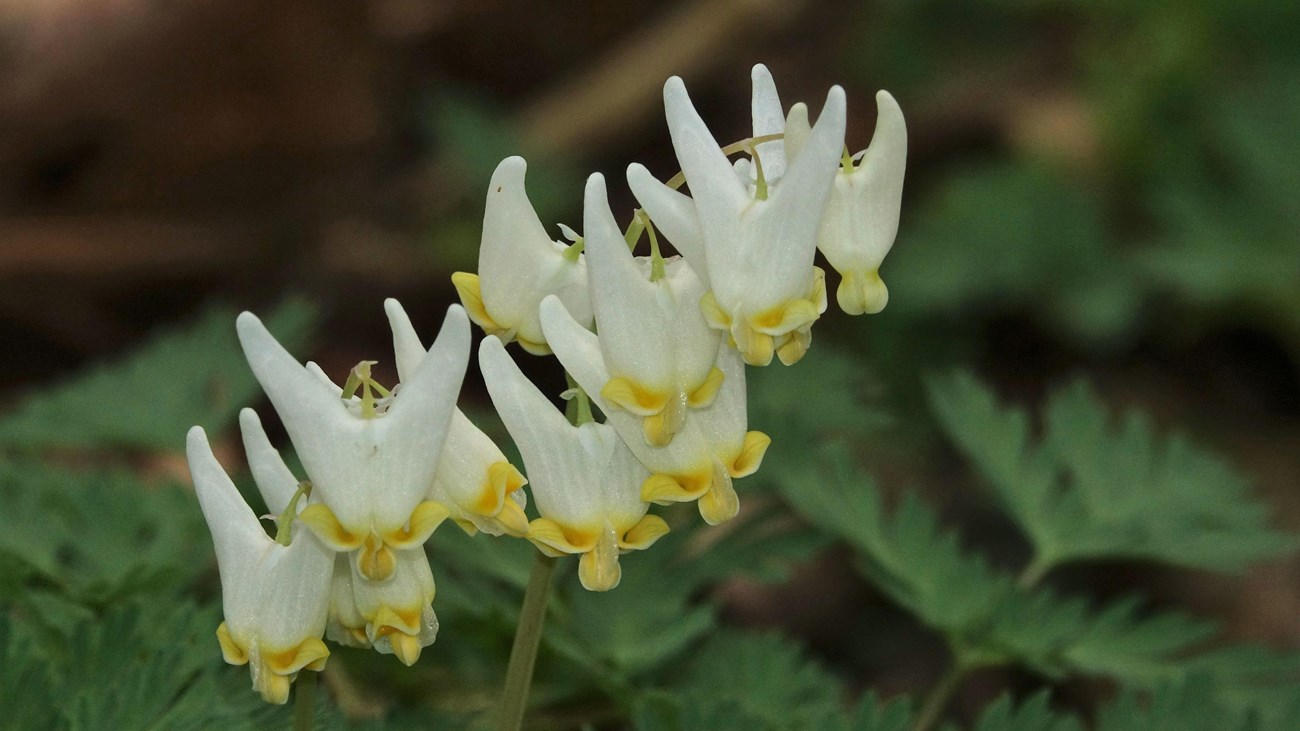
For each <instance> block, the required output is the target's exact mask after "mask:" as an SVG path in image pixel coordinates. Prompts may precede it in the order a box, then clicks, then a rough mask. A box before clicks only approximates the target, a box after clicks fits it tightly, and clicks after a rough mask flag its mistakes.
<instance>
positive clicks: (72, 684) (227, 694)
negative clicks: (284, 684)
mask: <svg viewBox="0 0 1300 731" xmlns="http://www.w3.org/2000/svg"><path fill="white" fill-rule="evenodd" d="M218 621H219V617H218V613H217V612H216V611H215V608H212V607H209V608H204V609H201V608H199V607H198V606H195V605H193V604H190V603H188V602H183V601H182V602H173V603H154V604H150V605H145V604H138V603H124V604H121V605H119V606H117V607H115V608H113V609H111V610H109V611H108V612H106V613H104V614H103V615H100V616H97V617H94V618H89V619H85V620H83V621H80V622H79V623H77V624H76V625H75V626H73V627H69V628H67V630H68V633H67V637H66V639H63V640H52V639H51V638H50V637H49V636H42V635H35V634H31V633H29V632H24V631H22V628H21V625H18V626H15V625H14V623H13V622H12V620H10V619H8V618H6V617H3V616H0V657H4V658H5V659H6V662H5V663H4V665H3V667H0V681H2V682H0V687H3V688H4V689H5V722H6V723H15V725H14V726H13V727H16V728H48V729H68V730H69V731H73V730H78V729H87V730H89V729H104V728H122V729H128V728H129V729H181V728H185V729H189V728H194V729H198V728H222V729H258V728H268V727H272V726H276V727H281V728H287V727H288V725H289V714H290V713H291V708H283V707H277V706H268V705H267V704H265V703H263V702H262V701H261V700H260V698H258V697H257V695H256V694H255V693H251V692H249V689H248V685H249V681H248V675H247V670H246V669H244V668H239V669H235V668H229V667H226V666H225V665H224V664H223V663H222V662H221V661H220V653H219V651H218V650H217V646H216V642H215V641H214V639H213V628H214V627H215V626H216V624H217V622H218ZM322 710H325V709H322ZM324 718H325V721H326V723H324V724H322V726H321V727H322V728H337V727H338V724H337V722H336V721H334V720H332V719H331V718H330V716H329V715H328V713H326V715H325V717H324Z"/></svg>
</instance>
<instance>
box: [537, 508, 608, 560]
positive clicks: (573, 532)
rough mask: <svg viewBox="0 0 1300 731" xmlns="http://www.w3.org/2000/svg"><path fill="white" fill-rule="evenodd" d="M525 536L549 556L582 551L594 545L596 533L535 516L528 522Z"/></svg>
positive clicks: (588, 549)
mask: <svg viewBox="0 0 1300 731" xmlns="http://www.w3.org/2000/svg"><path fill="white" fill-rule="evenodd" d="M524 537H525V538H527V539H528V540H530V541H532V542H533V545H535V546H537V547H538V548H539V549H541V551H542V553H545V554H546V555H548V556H551V557H557V556H561V555H563V554H566V553H583V552H586V551H590V550H591V548H592V546H595V545H596V535H595V534H594V533H593V532H591V531H584V530H579V529H577V528H570V527H568V526H564V525H560V524H559V523H557V522H555V521H554V520H551V519H550V518H536V519H534V520H533V522H531V523H529V524H528V532H527V533H526V534H525V535H524Z"/></svg>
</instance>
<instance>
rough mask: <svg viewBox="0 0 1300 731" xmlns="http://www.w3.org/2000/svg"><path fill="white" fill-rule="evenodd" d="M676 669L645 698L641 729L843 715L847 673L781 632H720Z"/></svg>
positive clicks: (791, 730) (753, 725)
mask: <svg viewBox="0 0 1300 731" xmlns="http://www.w3.org/2000/svg"><path fill="white" fill-rule="evenodd" d="M674 675H675V678H674V680H675V682H674V684H673V685H671V686H669V687H668V688H666V689H665V690H667V691H668V692H662V693H655V694H650V695H647V696H646V697H644V698H643V699H642V700H641V702H640V703H639V704H638V706H637V708H636V710H635V713H634V722H635V726H636V728H638V729H641V730H642V731H650V730H654V731H670V730H672V731H688V730H690V729H704V728H707V729H718V730H719V731H727V730H730V729H735V730H736V731H740V730H741V729H766V730H770V731H797V730H799V729H809V728H827V727H828V726H827V724H828V723H831V722H833V721H834V720H838V719H840V718H841V717H842V712H841V711H840V705H841V698H840V696H841V695H842V689H841V687H840V683H839V680H838V679H837V678H836V677H835V676H833V675H831V674H830V673H829V672H827V671H826V670H825V669H823V668H821V667H820V666H818V665H817V664H816V663H814V662H812V661H811V660H809V659H808V657H807V656H806V655H804V653H803V651H802V650H801V649H800V648H799V647H798V645H796V644H794V643H793V642H791V641H790V640H788V639H785V638H783V637H781V636H779V635H775V634H763V635H745V634H741V633H736V632H727V631H722V632H718V633H715V634H714V635H713V636H712V637H710V639H709V640H708V641H707V642H705V643H704V645H703V646H702V647H700V648H699V652H698V653H696V654H695V655H694V658H693V659H692V660H691V661H689V662H688V663H686V664H685V667H683V668H679V669H678V671H677V672H676V673H675V674H674ZM867 728H870V727H867Z"/></svg>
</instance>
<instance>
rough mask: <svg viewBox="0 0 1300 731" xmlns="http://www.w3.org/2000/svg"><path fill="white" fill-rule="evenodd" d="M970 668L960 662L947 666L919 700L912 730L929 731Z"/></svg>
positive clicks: (941, 714)
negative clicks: (941, 675) (919, 704)
mask: <svg viewBox="0 0 1300 731" xmlns="http://www.w3.org/2000/svg"><path fill="white" fill-rule="evenodd" d="M968 672H970V668H969V667H968V666H967V665H966V664H964V663H962V662H960V661H957V662H954V663H953V666H952V667H950V668H948V672H946V673H944V675H943V677H942V678H939V682H938V683H935V685H934V687H933V688H931V689H930V692H929V693H926V694H925V699H924V700H922V701H921V709H920V711H918V712H917V715H916V724H915V725H913V726H912V731H930V729H932V728H934V726H935V725H936V724H937V723H939V721H940V720H942V718H943V711H944V709H945V708H947V707H948V701H950V700H952V696H953V693H956V692H957V688H958V687H960V686H961V681H963V680H965V679H966V674H967V673H968Z"/></svg>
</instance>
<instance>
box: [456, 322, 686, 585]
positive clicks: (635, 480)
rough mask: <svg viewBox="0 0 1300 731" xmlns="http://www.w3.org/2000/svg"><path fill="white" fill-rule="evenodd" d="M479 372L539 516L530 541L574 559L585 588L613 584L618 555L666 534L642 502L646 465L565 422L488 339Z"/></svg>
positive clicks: (597, 429)
mask: <svg viewBox="0 0 1300 731" xmlns="http://www.w3.org/2000/svg"><path fill="white" fill-rule="evenodd" d="M557 302H558V300H557ZM560 307H563V305H560ZM479 368H480V370H482V372H483V380H484V381H485V382H486V383H487V387H488V393H489V394H490V395H491V396H492V403H493V404H495V405H496V408H497V412H498V413H499V414H500V415H501V420H502V421H503V422H505V425H506V428H507V429H508V430H509V431H510V435H511V436H512V437H513V438H514V440H515V444H516V445H517V446H518V447H519V452H520V454H522V455H523V458H524V466H525V468H526V469H527V470H528V476H529V480H530V483H529V484H530V485H531V486H532V492H533V501H534V503H535V504H536V505H537V510H538V512H540V513H541V515H542V517H540V518H536V519H534V520H533V521H532V523H530V524H529V526H528V535H527V537H528V539H529V540H530V541H532V542H533V544H534V545H536V546H537V547H538V549H540V550H541V551H542V552H543V553H545V554H546V555H548V556H560V555H563V554H580V555H581V556H582V558H581V559H580V560H579V563H578V577H579V578H580V579H581V580H582V585H583V586H584V587H586V588H587V589H589V590H591V591H607V590H609V589H613V588H614V587H616V586H618V582H619V579H620V578H621V576H622V570H621V569H620V567H619V563H618V556H619V554H620V553H623V552H626V551H632V550H640V549H644V548H648V547H649V546H650V545H651V544H653V543H654V542H655V541H656V540H658V539H659V537H660V536H662V535H664V534H665V533H667V532H668V525H667V524H666V523H665V522H664V521H663V519H662V518H660V517H658V516H656V515H649V514H647V512H646V508H647V506H646V504H645V503H643V502H642V501H641V497H640V491H641V484H642V482H644V481H645V479H646V475H647V472H646V470H645V468H644V467H642V466H641V464H640V463H639V462H637V460H636V458H635V457H633V456H632V453H631V452H629V451H628V449H627V447H626V446H624V445H623V443H622V442H621V441H620V440H619V438H618V435H617V434H615V433H614V430H613V428H611V427H610V426H608V425H606V424H598V423H596V422H588V423H586V424H582V425H579V426H573V425H572V424H570V423H569V422H568V421H567V420H566V419H565V418H564V415H563V414H561V413H560V412H559V411H558V410H557V409H556V408H555V407H554V406H553V405H552V404H551V402H550V401H549V400H548V399H547V398H546V396H544V395H543V394H542V392H541V391H539V390H537V387H536V386H534V385H533V383H532V382H531V381H529V380H528V378H527V377H526V376H524V374H523V373H522V372H521V371H520V370H519V367H518V366H517V365H515V362H514V360H512V359H511V358H510V355H509V354H507V353H506V351H505V346H504V345H502V344H501V341H500V340H498V339H496V338H494V337H488V338H486V339H485V340H484V341H483V342H482V343H481V344H480V346H479Z"/></svg>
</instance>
